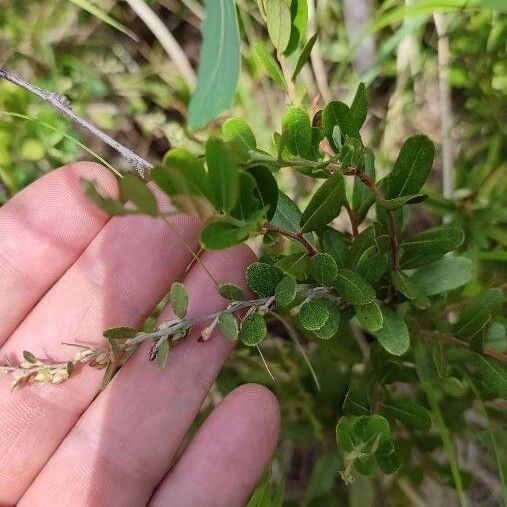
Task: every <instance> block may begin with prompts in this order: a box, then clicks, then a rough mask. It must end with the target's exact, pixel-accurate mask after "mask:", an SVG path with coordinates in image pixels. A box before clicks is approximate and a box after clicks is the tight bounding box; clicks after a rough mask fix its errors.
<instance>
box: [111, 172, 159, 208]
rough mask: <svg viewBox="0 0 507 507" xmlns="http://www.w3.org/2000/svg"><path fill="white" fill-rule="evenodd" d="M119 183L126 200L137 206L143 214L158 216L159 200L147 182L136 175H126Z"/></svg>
mask: <svg viewBox="0 0 507 507" xmlns="http://www.w3.org/2000/svg"><path fill="white" fill-rule="evenodd" d="M119 182H120V191H121V194H122V196H123V198H124V199H125V200H127V201H131V202H132V203H133V204H135V205H136V207H137V208H138V209H139V211H141V212H142V213H146V214H147V215H151V216H156V215H157V214H158V205H157V200H156V199H155V196H154V195H153V192H152V191H151V190H150V189H149V188H148V185H146V182H145V181H143V180H141V179H140V178H139V177H138V176H136V175H135V174H125V175H124V176H123V178H120V180H119Z"/></svg>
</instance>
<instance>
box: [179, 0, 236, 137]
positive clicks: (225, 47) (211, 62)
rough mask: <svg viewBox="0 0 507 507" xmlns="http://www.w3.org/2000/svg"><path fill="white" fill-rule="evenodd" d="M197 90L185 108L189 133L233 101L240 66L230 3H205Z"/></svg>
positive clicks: (225, 0) (231, 0) (233, 9)
mask: <svg viewBox="0 0 507 507" xmlns="http://www.w3.org/2000/svg"><path fill="white" fill-rule="evenodd" d="M205 5H206V18H205V20H204V22H203V24H202V29H201V32H202V37H203V42H202V47H201V54H200V57H199V71H198V75H197V86H196V88H195V90H194V93H193V95H192V99H191V100H190V104H189V106H188V126H189V128H190V129H197V128H201V127H204V125H206V123H208V122H209V121H210V120H213V119H214V118H215V117H216V116H217V115H218V114H220V113H221V112H222V111H225V110H226V109H227V108H229V107H230V106H231V104H232V102H233V100H234V95H235V92H236V83H237V81H238V76H239V68H240V64H241V60H240V52H239V44H240V40H239V28H238V20H237V18H236V6H235V3H234V0H205Z"/></svg>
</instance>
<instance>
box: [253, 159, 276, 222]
mask: <svg viewBox="0 0 507 507" xmlns="http://www.w3.org/2000/svg"><path fill="white" fill-rule="evenodd" d="M248 173H249V174H251V175H252V176H253V177H254V178H255V181H256V183H257V189H256V192H255V193H256V195H257V196H258V198H259V201H260V203H261V205H262V207H267V208H268V212H267V215H266V216H267V219H268V220H271V219H272V218H273V216H274V214H275V212H276V209H277V205H278V185H277V183H276V179H275V177H274V176H273V173H272V172H271V171H270V170H269V169H268V168H267V167H265V166H263V165H257V166H253V167H249V168H248Z"/></svg>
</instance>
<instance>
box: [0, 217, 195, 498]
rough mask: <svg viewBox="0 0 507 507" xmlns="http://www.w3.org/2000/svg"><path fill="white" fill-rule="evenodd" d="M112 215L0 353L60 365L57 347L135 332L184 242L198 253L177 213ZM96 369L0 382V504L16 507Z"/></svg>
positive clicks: (64, 350)
mask: <svg viewBox="0 0 507 507" xmlns="http://www.w3.org/2000/svg"><path fill="white" fill-rule="evenodd" d="M171 220H172V222H171V223H172V224H173V227H174V228H175V229H178V230H179V233H178V235H175V233H174V230H173V229H171V228H169V227H168V225H167V223H166V222H164V221H163V220H161V219H151V218H147V217H129V218H113V219H111V220H110V221H109V222H108V223H107V225H106V226H105V227H104V228H103V229H102V231H101V232H100V233H99V234H98V235H97V237H96V238H95V239H94V240H93V242H92V243H91V244H90V245H89V247H88V248H87V249H86V251H85V252H84V253H83V255H82V256H81V257H80V258H79V260H78V261H77V262H76V263H75V264H74V265H73V266H72V267H71V268H70V269H69V270H68V271H67V272H66V273H65V275H64V276H63V277H62V278H60V280H59V281H58V282H57V283H56V285H55V286H54V287H53V288H52V289H51V290H50V291H49V292H48V293H47V294H46V295H45V296H44V298H43V299H42V300H41V301H40V302H39V303H38V305H37V306H36V307H35V308H34V309H33V310H32V312H31V313H30V314H29V315H28V317H27V318H26V319H25V320H24V321H23V323H22V324H21V325H20V326H19V327H18V328H17V330H16V331H15V333H14V334H13V335H12V336H11V338H10V339H9V340H8V341H7V343H6V344H5V345H4V347H3V348H2V350H1V351H0V357H2V356H3V357H5V355H9V354H19V352H20V351H22V350H30V351H32V352H33V353H35V355H37V356H38V357H50V358H52V359H53V360H57V361H63V360H66V359H68V358H69V357H72V354H73V353H74V351H73V350H72V349H69V347H65V346H62V345H61V342H83V341H84V342H87V343H90V342H92V343H100V342H101V335H102V331H103V330H104V329H105V328H108V327H111V326H117V325H131V326H134V327H139V326H140V325H141V324H142V322H143V321H144V320H145V318H146V316H147V315H148V314H149V312H150V311H151V310H152V308H153V307H154V306H155V305H156V303H157V302H158V301H159V300H160V299H161V298H162V297H163V295H164V294H165V293H166V292H167V290H168V288H169V287H170V284H171V282H172V281H174V279H175V278H177V277H178V276H179V275H180V273H181V272H182V271H183V270H184V268H185V266H186V265H187V264H188V262H189V261H190V258H191V256H190V254H189V253H188V251H187V249H186V248H184V246H183V245H182V239H183V240H184V241H185V242H186V244H188V245H190V246H191V247H192V248H196V247H197V245H196V243H197V237H198V224H197V222H196V221H195V220H193V219H191V218H189V217H184V216H181V215H180V216H177V217H173V218H172V219H171ZM101 375H102V372H101V371H97V370H94V369H90V368H88V369H83V371H81V372H79V373H78V374H77V375H76V376H75V377H73V378H71V379H70V380H68V381H67V382H65V383H64V384H62V385H61V386H54V385H42V386H41V385H36V384H33V385H30V386H27V387H26V388H21V389H19V390H18V391H16V392H15V393H11V392H10V380H9V379H7V378H6V377H5V376H2V377H1V378H0V456H1V457H2V460H1V461H0V504H2V502H4V503H9V502H15V501H17V499H18V498H19V497H20V496H21V494H22V493H23V492H24V490H25V489H26V487H27V486H28V485H29V484H30V483H31V482H32V480H33V478H34V477H35V475H36V474H37V473H38V472H39V470H40V468H41V467H42V465H43V464H44V463H45V462H46V460H47V459H48V458H49V456H50V455H51V454H52V452H53V451H54V450H55V448H56V447H57V446H58V445H59V444H60V442H61V441H62V440H63V438H64V437H65V435H66V434H67V432H68V431H69V430H70V429H71V428H72V426H73V425H74V424H75V422H76V420H77V419H78V417H79V416H80V415H81V413H82V412H83V411H84V410H85V409H86V407H87V406H88V405H89V403H90V402H91V401H92V399H93V397H94V395H95V394H96V392H97V390H98V388H99V386H100V382H101Z"/></svg>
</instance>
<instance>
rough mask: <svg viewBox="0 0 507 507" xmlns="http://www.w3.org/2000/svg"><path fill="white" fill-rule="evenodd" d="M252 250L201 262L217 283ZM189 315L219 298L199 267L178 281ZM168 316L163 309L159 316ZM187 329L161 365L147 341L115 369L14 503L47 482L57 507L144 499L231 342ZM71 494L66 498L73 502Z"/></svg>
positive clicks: (236, 279)
mask: <svg viewBox="0 0 507 507" xmlns="http://www.w3.org/2000/svg"><path fill="white" fill-rule="evenodd" d="M252 257H253V254H252V253H251V251H250V250H249V249H247V248H246V247H236V248H233V249H230V250H227V251H223V252H207V253H205V254H204V255H203V256H202V264H204V265H205V266H206V268H207V270H208V271H209V272H210V273H211V274H212V275H213V277H214V278H215V279H216V280H218V282H220V283H221V282H231V283H236V284H243V283H244V270H245V267H246V266H247V265H248V264H249V263H250V262H251V261H252ZM185 286H186V287H187V290H188V292H189V305H188V315H189V316H197V315H203V314H204V315H205V314H207V313H210V312H213V311H217V310H218V309H220V308H222V307H223V306H224V305H225V304H226V302H225V300H223V299H222V298H221V297H220V296H219V295H218V292H217V288H216V286H215V284H214V283H213V281H212V280H211V278H210V276H209V275H208V273H206V272H205V271H204V269H203V268H202V266H201V265H200V264H199V265H195V266H194V267H193V268H192V270H191V271H190V273H189V274H188V275H187V277H186V279H185ZM172 318H174V315H173V314H172V313H171V312H170V310H169V309H168V310H167V311H165V312H164V314H163V316H162V320H168V319H172ZM198 336H199V330H198V329H196V330H194V331H193V332H192V333H191V334H190V335H189V336H188V337H187V338H185V340H184V341H183V342H182V343H180V344H178V345H176V346H175V347H174V349H173V350H172V351H171V354H170V357H169V362H168V364H167V366H166V368H165V369H163V370H161V369H160V368H158V367H157V366H156V365H154V364H152V363H149V362H148V361H147V353H148V349H147V347H143V348H141V349H140V350H138V351H137V353H136V355H135V356H134V357H133V358H132V359H131V360H130V361H129V362H128V363H127V364H126V365H125V366H124V367H123V368H122V369H121V370H120V372H119V373H118V374H117V375H116V377H115V378H114V379H113V381H112V382H111V384H110V385H109V386H108V388H107V389H106V390H105V391H104V392H102V393H101V395H100V396H99V397H98V398H97V400H96V401H95V402H94V403H93V404H92V406H91V407H90V408H89V409H88V410H87V411H86V413H85V414H84V415H83V417H82V418H81V419H80V421H79V422H78V424H77V425H76V426H75V428H74V429H73V430H72V431H71V432H70V433H69V435H68V436H67V438H66V439H65V441H64V442H63V443H62V445H61V446H60V448H59V449H58V451H57V452H56V453H55V454H54V455H53V456H52V458H51V460H50V461H49V463H48V464H47V465H46V466H45V467H44V470H43V471H42V472H41V474H40V475H39V476H38V477H37V479H36V480H35V482H34V483H33V484H32V486H31V487H30V489H29V490H28V492H27V494H26V495H25V497H24V498H23V501H22V503H21V505H23V504H25V505H34V504H35V505H36V504H37V502H38V501H40V500H41V499H42V498H44V495H45V494H46V492H47V490H48V488H51V497H52V499H53V501H54V503H55V504H57V505H68V504H69V503H68V502H71V501H72V505H73V506H75V507H79V506H88V505H96V504H99V503H100V499H102V498H108V502H109V503H108V505H109V506H111V507H114V506H121V507H128V506H136V507H137V506H139V505H144V504H145V503H146V502H147V501H148V499H149V498H150V496H151V494H152V492H153V490H154V488H155V487H156V486H157V484H158V483H159V482H160V480H161V479H162V477H163V476H164V474H165V473H166V471H167V470H168V468H169V466H170V464H171V461H172V459H173V457H174V455H175V454H176V452H177V450H178V447H179V445H180V443H181V441H182V439H183V438H184V436H185V434H186V432H187V430H188V428H189V427H190V425H191V424H192V421H193V420H194V418H195V415H196V414H197V412H198V410H199V408H200V407H201V405H202V402H203V400H204V398H205V397H206V394H207V392H208V390H209V388H210V386H211V384H212V382H213V379H214V378H215V377H216V375H217V374H218V372H219V370H220V368H221V366H222V363H223V361H224V360H225V358H226V357H227V355H228V354H229V352H230V350H231V348H232V344H231V343H230V342H228V341H226V340H225V339H223V338H222V337H221V336H219V335H218V334H217V335H215V336H213V337H212V338H211V339H210V340H209V341H207V342H205V343H203V342H199V341H198V340H197V338H198ZM72 499H73V500H72Z"/></svg>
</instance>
